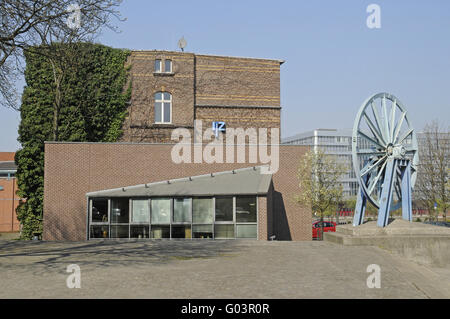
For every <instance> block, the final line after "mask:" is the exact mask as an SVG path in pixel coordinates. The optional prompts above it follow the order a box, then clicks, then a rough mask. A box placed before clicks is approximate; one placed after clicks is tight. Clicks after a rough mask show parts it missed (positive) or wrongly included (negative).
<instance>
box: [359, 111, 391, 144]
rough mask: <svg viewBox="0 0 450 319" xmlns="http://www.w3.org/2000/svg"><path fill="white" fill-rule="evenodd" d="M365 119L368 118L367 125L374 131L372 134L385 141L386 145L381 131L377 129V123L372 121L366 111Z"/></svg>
mask: <svg viewBox="0 0 450 319" xmlns="http://www.w3.org/2000/svg"><path fill="white" fill-rule="evenodd" d="M364 119H365V120H366V123H367V125H368V126H369V128H370V130H371V131H372V134H373V135H374V136H375V137H376V138H377V139H378V140H379V141H380V142H383V143H384V144H385V145H386V141H385V140H384V139H383V137H382V136H381V132H379V131H378V130H377V128H376V127H375V125H374V124H373V123H372V121H371V120H370V118H369V117H368V116H367V114H366V113H364Z"/></svg>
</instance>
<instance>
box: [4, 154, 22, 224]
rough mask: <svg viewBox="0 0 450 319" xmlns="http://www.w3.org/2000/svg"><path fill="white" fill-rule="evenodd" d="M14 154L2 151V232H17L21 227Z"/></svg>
mask: <svg viewBox="0 0 450 319" xmlns="http://www.w3.org/2000/svg"><path fill="white" fill-rule="evenodd" d="M14 155H15V153H14V152H0V232H17V231H19V228H20V225H19V221H18V220H17V215H16V208H17V206H18V205H19V198H18V196H17V195H16V191H17V179H16V177H15V176H16V171H17V167H16V164H15V163H14Z"/></svg>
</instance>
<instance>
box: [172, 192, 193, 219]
mask: <svg viewBox="0 0 450 319" xmlns="http://www.w3.org/2000/svg"><path fill="white" fill-rule="evenodd" d="M191 207H192V199H191V198H174V200H173V222H174V223H190V222H191V220H192V219H191Z"/></svg>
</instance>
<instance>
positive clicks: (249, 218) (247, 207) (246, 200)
mask: <svg viewBox="0 0 450 319" xmlns="http://www.w3.org/2000/svg"><path fill="white" fill-rule="evenodd" d="M236 221H237V222H244V223H252V222H256V197H254V196H247V197H236Z"/></svg>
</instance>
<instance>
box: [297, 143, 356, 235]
mask: <svg viewBox="0 0 450 319" xmlns="http://www.w3.org/2000/svg"><path fill="white" fill-rule="evenodd" d="M347 166H348V165H345V164H343V163H341V162H339V161H338V160H337V159H336V157H335V156H333V155H329V154H326V153H324V152H323V151H322V150H311V151H309V152H307V153H306V154H305V155H304V156H303V157H302V158H301V159H300V164H299V167H298V179H299V186H300V195H298V196H297V202H298V203H299V204H300V205H302V206H303V207H309V208H311V210H312V212H313V213H314V214H318V215H319V217H320V221H321V233H322V234H323V218H324V216H325V215H327V214H332V212H333V211H335V210H336V208H337V206H338V205H339V203H342V201H343V198H342V197H343V190H342V183H341V178H342V176H343V175H344V174H345V173H346V172H347Z"/></svg>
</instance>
